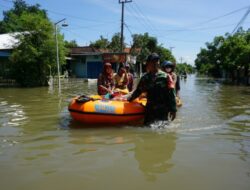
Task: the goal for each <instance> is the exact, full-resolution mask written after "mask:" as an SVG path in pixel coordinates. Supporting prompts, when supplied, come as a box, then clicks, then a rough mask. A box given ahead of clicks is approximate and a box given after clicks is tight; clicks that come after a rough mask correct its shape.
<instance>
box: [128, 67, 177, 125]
mask: <svg viewBox="0 0 250 190" xmlns="http://www.w3.org/2000/svg"><path fill="white" fill-rule="evenodd" d="M143 92H146V93H147V104H146V112H145V119H144V124H146V125H147V124H150V123H152V122H154V121H157V120H167V119H168V118H167V113H169V112H176V101H175V92H174V89H173V88H169V78H168V76H167V74H166V73H165V72H163V71H158V72H157V73H156V74H152V73H146V74H145V75H144V76H142V78H141V79H140V82H139V84H138V86H137V88H136V90H135V91H134V92H133V93H132V95H131V97H130V98H129V101H132V100H134V99H136V98H137V97H138V96H139V95H140V94H141V93H143Z"/></svg>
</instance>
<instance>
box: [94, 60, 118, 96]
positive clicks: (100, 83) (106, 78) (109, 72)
mask: <svg viewBox="0 0 250 190" xmlns="http://www.w3.org/2000/svg"><path fill="white" fill-rule="evenodd" d="M113 75H114V73H113V69H112V65H111V64H110V63H105V64H104V66H103V71H102V73H100V75H99V77H98V80H97V92H98V94H99V95H106V94H108V93H109V94H112V93H113V90H114V88H115V83H114V80H113Z"/></svg>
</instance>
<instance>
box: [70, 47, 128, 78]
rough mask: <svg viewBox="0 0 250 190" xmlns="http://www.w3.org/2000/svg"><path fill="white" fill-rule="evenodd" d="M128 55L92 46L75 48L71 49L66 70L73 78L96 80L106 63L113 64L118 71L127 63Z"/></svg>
mask: <svg viewBox="0 0 250 190" xmlns="http://www.w3.org/2000/svg"><path fill="white" fill-rule="evenodd" d="M126 55H127V53H116V52H110V51H109V50H106V49H105V50H104V49H96V48H93V47H90V46H85V47H74V48H71V49H70V55H69V56H70V59H69V60H67V66H66V69H67V70H68V71H69V75H70V76H71V77H77V78H90V79H95V78H98V76H99V74H100V73H101V72H102V69H103V64H104V63H106V62H109V63H111V64H112V68H113V69H114V71H117V69H118V66H119V64H120V63H121V62H122V63H124V62H126Z"/></svg>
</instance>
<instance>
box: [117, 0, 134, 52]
mask: <svg viewBox="0 0 250 190" xmlns="http://www.w3.org/2000/svg"><path fill="white" fill-rule="evenodd" d="M131 2H132V0H119V4H122V17H121V42H120V43H121V44H120V46H121V47H120V48H121V52H123V26H124V4H125V3H131Z"/></svg>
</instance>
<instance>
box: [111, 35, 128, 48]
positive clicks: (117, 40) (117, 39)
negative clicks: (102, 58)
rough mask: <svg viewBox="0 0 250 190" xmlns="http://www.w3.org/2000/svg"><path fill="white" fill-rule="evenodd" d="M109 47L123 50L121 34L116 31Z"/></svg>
mask: <svg viewBox="0 0 250 190" xmlns="http://www.w3.org/2000/svg"><path fill="white" fill-rule="evenodd" d="M108 48H109V49H111V50H112V51H113V52H120V51H121V34H120V33H115V34H114V35H113V36H112V38H111V42H110V44H109V45H108ZM123 48H125V44H124V43H123Z"/></svg>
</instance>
